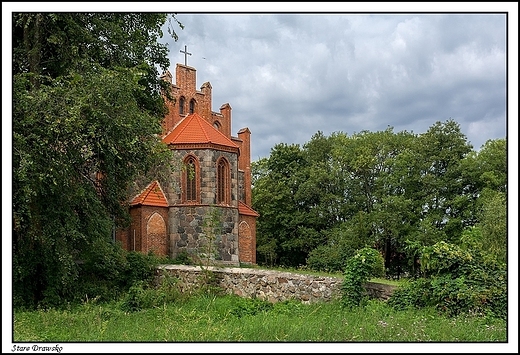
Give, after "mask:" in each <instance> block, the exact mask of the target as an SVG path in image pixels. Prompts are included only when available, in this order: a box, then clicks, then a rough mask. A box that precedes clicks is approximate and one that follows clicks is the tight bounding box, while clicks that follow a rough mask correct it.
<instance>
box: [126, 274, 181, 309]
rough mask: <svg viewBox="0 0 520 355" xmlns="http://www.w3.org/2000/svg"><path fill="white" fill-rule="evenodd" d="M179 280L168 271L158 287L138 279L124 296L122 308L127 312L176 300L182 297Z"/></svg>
mask: <svg viewBox="0 0 520 355" xmlns="http://www.w3.org/2000/svg"><path fill="white" fill-rule="evenodd" d="M177 281H178V280H177V279H176V278H174V277H171V276H169V275H168V274H166V273H165V274H164V275H163V278H162V280H161V283H160V284H159V285H158V287H152V286H151V284H150V283H146V282H144V281H142V280H139V281H136V282H135V283H134V284H133V285H132V286H131V287H130V289H129V290H128V292H127V293H126V295H125V297H124V298H123V300H122V302H121V306H120V308H121V309H122V310H123V311H125V312H137V311H140V310H142V309H148V308H154V307H160V306H163V305H165V304H168V303H172V302H175V301H176V300H178V299H180V298H181V293H180V291H179V290H178V288H177V286H176V285H177Z"/></svg>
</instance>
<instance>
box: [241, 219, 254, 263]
mask: <svg viewBox="0 0 520 355" xmlns="http://www.w3.org/2000/svg"><path fill="white" fill-rule="evenodd" d="M238 255H239V260H240V262H242V263H251V264H256V218H255V217H253V216H243V215H242V216H240V222H239V224H238Z"/></svg>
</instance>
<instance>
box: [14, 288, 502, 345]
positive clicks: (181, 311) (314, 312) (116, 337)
mask: <svg viewBox="0 0 520 355" xmlns="http://www.w3.org/2000/svg"><path fill="white" fill-rule="evenodd" d="M123 309H124V308H122V307H121V302H112V303H106V304H98V303H96V302H88V303H85V304H82V305H80V306H77V307H74V308H70V309H68V310H56V309H51V310H39V311H31V312H27V311H15V313H14V328H13V330H14V335H13V340H14V341H15V342H309V341H310V342H506V341H507V329H506V322H505V321H503V320H498V319H494V318H484V317H476V316H468V315H465V316H460V317H456V318H446V317H443V316H440V315H438V314H437V313H436V312H435V311H434V310H433V309H425V310H424V309H423V310H403V311H396V310H394V309H392V308H391V307H390V306H388V305H387V304H386V303H384V302H382V301H376V300H373V301H369V302H368V304H367V305H366V306H365V307H359V308H355V309H352V310H347V309H344V308H342V307H341V305H340V304H339V303H337V302H328V303H317V304H310V305H306V304H302V303H299V302H296V301H287V302H281V303H277V304H270V303H267V302H265V301H260V300H252V299H245V298H239V297H237V296H230V295H227V296H213V295H199V296H195V297H191V298H184V299H178V300H176V301H174V302H171V303H164V304H162V305H161V306H156V307H152V308H148V309H143V310H140V311H137V312H125V311H124V310H123Z"/></svg>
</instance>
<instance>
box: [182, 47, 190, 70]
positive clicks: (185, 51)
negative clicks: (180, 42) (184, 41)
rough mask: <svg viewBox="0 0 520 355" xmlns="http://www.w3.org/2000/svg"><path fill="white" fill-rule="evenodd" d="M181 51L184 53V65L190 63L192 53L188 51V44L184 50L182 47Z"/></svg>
mask: <svg viewBox="0 0 520 355" xmlns="http://www.w3.org/2000/svg"><path fill="white" fill-rule="evenodd" d="M180 52H181V53H184V65H188V57H187V56H189V55H191V53H188V49H187V46H184V51H183V50H182V49H181V51H180Z"/></svg>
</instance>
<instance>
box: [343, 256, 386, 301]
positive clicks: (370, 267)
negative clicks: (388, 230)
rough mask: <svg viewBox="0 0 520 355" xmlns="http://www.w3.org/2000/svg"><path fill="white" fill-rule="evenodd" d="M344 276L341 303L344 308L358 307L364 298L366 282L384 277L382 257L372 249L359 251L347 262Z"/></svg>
mask: <svg viewBox="0 0 520 355" xmlns="http://www.w3.org/2000/svg"><path fill="white" fill-rule="evenodd" d="M344 275H345V280H344V281H343V284H342V285H341V290H342V303H343V305H344V306H346V307H355V306H359V305H361V304H362V301H363V300H364V299H365V298H366V292H365V284H366V283H367V282H368V280H369V279H370V278H372V277H381V276H384V260H383V257H382V256H381V254H379V252H378V251H377V250H375V249H373V248H363V249H360V250H359V251H358V252H357V253H356V255H354V257H352V258H350V259H349V260H348V261H347V264H346V267H345V272H344Z"/></svg>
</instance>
